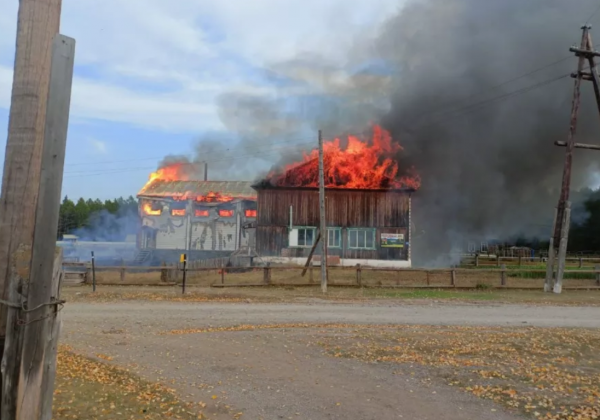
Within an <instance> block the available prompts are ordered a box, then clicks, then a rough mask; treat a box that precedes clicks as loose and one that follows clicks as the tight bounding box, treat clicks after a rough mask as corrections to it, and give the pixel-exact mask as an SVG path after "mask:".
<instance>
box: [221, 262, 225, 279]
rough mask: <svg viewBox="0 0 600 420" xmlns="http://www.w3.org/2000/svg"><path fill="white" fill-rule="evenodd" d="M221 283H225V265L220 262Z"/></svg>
mask: <svg viewBox="0 0 600 420" xmlns="http://www.w3.org/2000/svg"><path fill="white" fill-rule="evenodd" d="M221 284H225V267H224V266H223V263H221Z"/></svg>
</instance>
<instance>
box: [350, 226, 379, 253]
mask: <svg viewBox="0 0 600 420" xmlns="http://www.w3.org/2000/svg"><path fill="white" fill-rule="evenodd" d="M348 247H349V248H352V249H375V230H374V229H349V230H348Z"/></svg>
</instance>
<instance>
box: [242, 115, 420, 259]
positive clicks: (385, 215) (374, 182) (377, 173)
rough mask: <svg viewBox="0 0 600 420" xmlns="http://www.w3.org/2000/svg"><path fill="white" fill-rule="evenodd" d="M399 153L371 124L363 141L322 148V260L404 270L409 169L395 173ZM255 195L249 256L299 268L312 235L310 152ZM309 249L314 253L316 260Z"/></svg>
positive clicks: (413, 179)
mask: <svg viewBox="0 0 600 420" xmlns="http://www.w3.org/2000/svg"><path fill="white" fill-rule="evenodd" d="M401 150H402V148H401V147H400V145H399V144H397V143H394V142H393V141H392V139H391V137H390V135H389V133H388V132H387V131H385V130H383V129H382V128H380V127H378V126H375V127H374V129H373V136H372V138H371V139H370V140H366V141H362V140H360V139H359V138H357V137H352V136H350V137H348V139H347V141H346V142H345V145H342V142H341V141H340V140H339V139H336V140H333V141H331V142H326V143H325V144H324V146H323V154H324V158H323V161H324V174H325V187H326V188H325V196H326V206H325V207H326V224H327V234H326V235H324V238H325V240H327V249H328V257H334V258H335V259H336V260H337V258H338V257H339V263H340V264H341V265H355V264H363V265H371V266H389V267H410V264H411V248H410V238H411V232H410V226H411V194H412V193H413V192H414V191H416V190H417V189H418V188H419V186H420V178H419V176H418V175H417V174H416V173H414V170H412V169H408V170H406V171H404V173H403V174H401V173H400V171H399V168H398V163H397V160H396V159H395V156H396V155H397V153H399V152H400V151H401ZM253 188H254V189H255V190H256V191H257V193H258V194H257V196H258V198H257V204H258V218H257V222H256V251H257V253H258V254H259V255H260V256H261V257H262V258H263V259H265V260H267V261H273V262H293V263H304V262H305V261H306V257H307V256H308V254H309V253H310V251H311V249H312V248H313V245H314V244H315V241H316V240H317V236H318V226H319V220H320V217H319V192H318V152H317V151H316V150H313V151H312V152H310V153H309V154H306V155H305V156H304V158H303V160H302V161H301V162H298V163H294V164H291V165H288V166H287V167H285V168H283V169H282V170H279V171H277V170H276V171H273V172H271V173H270V174H269V175H268V176H267V179H265V180H264V181H262V182H260V183H258V184H256V185H254V186H253ZM319 248H320V247H317V249H316V252H315V254H316V255H318V254H319Z"/></svg>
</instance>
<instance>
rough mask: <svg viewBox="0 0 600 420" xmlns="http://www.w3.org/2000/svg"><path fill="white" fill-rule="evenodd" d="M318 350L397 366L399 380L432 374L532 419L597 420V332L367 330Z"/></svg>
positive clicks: (599, 402) (337, 337)
mask: <svg viewBox="0 0 600 420" xmlns="http://www.w3.org/2000/svg"><path fill="white" fill-rule="evenodd" d="M319 344H321V345H322V346H323V347H324V348H325V349H326V350H327V352H328V353H329V354H330V355H331V356H333V357H346V358H352V359H358V360H362V361H365V362H368V363H373V362H377V363H391V364H394V365H396V366H397V368H396V374H401V375H411V374H414V372H413V366H414V365H420V366H427V367H430V368H433V375H434V376H435V377H436V378H439V379H442V380H444V381H445V382H446V383H447V384H448V385H451V386H455V387H459V388H461V389H463V390H464V391H466V392H469V393H472V394H474V395H476V396H477V397H480V398H485V399H490V400H493V401H494V402H496V403H499V404H503V405H505V406H506V407H508V408H510V409H513V410H516V411H520V412H523V413H525V414H528V415H530V416H532V417H534V418H539V419H547V420H551V419H554V420H567V419H569V420H570V419H582V420H583V419H597V418H600V381H599V380H598V378H600V361H599V360H598V357H597V352H596V349H598V348H599V346H600V332H599V331H597V330H584V329H557V328H556V329H555V328H553V329H541V328H517V329H514V328H513V329H507V328H488V327H434V326H398V327H387V328H385V327H382V328H372V327H369V328H358V329H356V330H355V331H354V332H353V333H352V334H346V335H341V334H338V335H335V336H325V337H323V338H322V339H321V341H320V343H319ZM426 380H427V379H426Z"/></svg>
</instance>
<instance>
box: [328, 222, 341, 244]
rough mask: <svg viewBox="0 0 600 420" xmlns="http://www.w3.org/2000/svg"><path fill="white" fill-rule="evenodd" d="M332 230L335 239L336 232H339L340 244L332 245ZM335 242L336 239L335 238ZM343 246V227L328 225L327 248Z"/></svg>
mask: <svg viewBox="0 0 600 420" xmlns="http://www.w3.org/2000/svg"><path fill="white" fill-rule="evenodd" d="M330 232H334V238H333V239H335V232H337V233H338V235H339V236H338V244H337V245H332V244H331V243H330V241H329V239H330V238H329V233H330ZM334 242H335V240H334ZM341 247H342V228H339V227H328V228H327V248H341Z"/></svg>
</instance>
